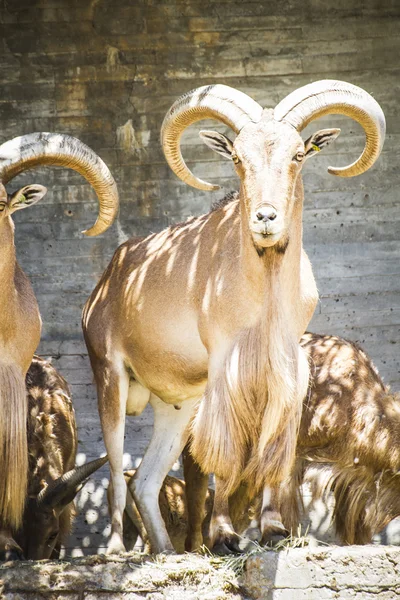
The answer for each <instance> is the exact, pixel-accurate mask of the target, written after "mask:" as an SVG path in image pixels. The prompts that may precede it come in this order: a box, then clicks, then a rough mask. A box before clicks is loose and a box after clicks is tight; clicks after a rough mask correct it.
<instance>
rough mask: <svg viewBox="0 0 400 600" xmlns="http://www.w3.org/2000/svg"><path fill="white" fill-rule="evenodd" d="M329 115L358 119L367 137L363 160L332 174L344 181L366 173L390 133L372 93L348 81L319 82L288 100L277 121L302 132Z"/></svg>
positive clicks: (277, 112) (281, 106)
mask: <svg viewBox="0 0 400 600" xmlns="http://www.w3.org/2000/svg"><path fill="white" fill-rule="evenodd" d="M329 114H342V115H345V116H348V117H350V118H352V119H354V120H355V121H357V122H358V123H360V125H361V126H362V127H363V129H364V131H365V135H366V142H365V147H364V150H363V152H362V154H361V156H360V157H359V158H358V159H357V160H355V161H354V162H353V163H352V164H351V165H349V166H347V167H329V169H328V171H329V173H331V174H333V175H339V176H341V177H353V176H355V175H360V174H361V173H364V172H365V171H367V170H368V169H369V168H370V167H372V165H373V164H374V163H375V161H376V160H377V158H378V157H379V155H380V153H381V150H382V146H383V142H384V140H385V131H386V122H385V116H384V114H383V111H382V109H381V107H380V106H379V104H378V102H377V101H376V100H375V99H374V98H373V97H372V96H371V95H370V94H368V92H366V91H365V90H363V89H362V88H360V87H358V86H356V85H353V84H351V83H347V82H345V81H336V80H329V79H327V80H322V81H316V82H314V83H310V84H308V85H305V86H303V87H301V88H299V89H298V90H295V91H294V92H292V93H291V94H289V95H288V96H286V98H284V99H283V100H282V101H281V102H280V103H279V104H278V105H277V106H276V108H275V110H274V118H275V120H277V121H285V122H286V123H289V124H290V125H292V126H293V127H294V128H295V129H297V130H298V131H301V130H302V129H304V127H306V125H308V124H309V123H310V122H311V121H313V120H315V119H318V118H319V117H322V116H324V115H329Z"/></svg>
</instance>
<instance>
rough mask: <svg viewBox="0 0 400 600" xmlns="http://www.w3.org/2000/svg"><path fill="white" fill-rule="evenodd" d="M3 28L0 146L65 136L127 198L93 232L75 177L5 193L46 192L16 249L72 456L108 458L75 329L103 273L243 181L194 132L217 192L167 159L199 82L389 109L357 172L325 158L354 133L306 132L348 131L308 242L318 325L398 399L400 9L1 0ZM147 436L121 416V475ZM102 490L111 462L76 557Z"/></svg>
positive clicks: (319, 160)
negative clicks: (73, 430) (73, 442)
mask: <svg viewBox="0 0 400 600" xmlns="http://www.w3.org/2000/svg"><path fill="white" fill-rule="evenodd" d="M0 24H1V37H0V40H1V44H0V142H3V141H5V140H8V139H10V138H12V137H14V136H17V135H21V134H24V133H29V132H32V131H57V132H64V133H68V134H71V135H74V136H76V137H78V138H80V139H81V140H83V141H84V142H86V143H87V144H89V145H90V146H91V147H92V148H93V149H94V150H95V151H96V152H97V153H98V154H99V155H100V156H101V157H102V158H103V159H104V160H105V161H106V163H107V164H108V165H109V167H110V169H111V171H112V172H113V174H114V176H115V179H116V181H117V183H118V187H119V190H120V195H121V211H120V215H119V218H118V219H117V221H116V223H115V224H114V225H113V226H112V228H111V229H110V230H109V231H108V232H107V233H106V234H105V235H103V236H101V237H100V238H95V239H87V238H85V237H84V236H82V235H81V233H80V232H81V231H82V230H83V229H85V228H86V227H87V226H88V225H91V224H92V222H93V221H94V219H95V215H96V210H97V206H96V199H95V196H94V194H93V192H92V191H91V189H90V188H89V186H88V185H87V184H86V183H85V181H84V180H83V179H82V178H81V177H80V176H79V175H77V174H76V173H74V172H71V171H67V170H63V169H51V170H50V169H42V170H37V171H35V172H34V173H29V174H25V175H23V176H20V177H19V178H18V179H16V180H14V181H13V182H12V183H11V184H10V186H9V189H10V190H13V189H16V187H18V186H20V185H23V184H25V183H27V182H38V183H42V184H44V185H47V186H48V188H49V192H48V194H47V196H46V197H45V198H44V199H43V201H42V202H41V203H40V204H38V205H36V206H35V207H32V208H31V209H29V210H24V211H20V212H19V213H18V214H17V215H16V216H15V222H16V245H17V252H18V259H19V261H20V263H21V265H22V266H23V268H24V269H25V271H26V272H27V273H28V275H29V277H30V278H31V281H32V283H33V285H34V288H35V291H36V294H37V297H38V301H39V304H40V309H41V313H42V317H43V335H42V342H41V345H40V348H39V351H40V353H41V354H43V355H44V356H52V357H53V363H54V364H55V365H56V366H57V367H58V368H59V369H60V371H61V372H62V373H63V374H64V376H65V377H66V378H67V380H68V381H69V383H70V385H71V388H72V392H73V396H74V401H75V406H76V412H77V418H78V423H79V439H80V456H79V459H80V460H81V461H84V460H85V459H91V458H95V457H97V456H98V455H99V453H100V452H101V451H102V450H103V442H102V435H101V431H100V427H99V420H98V415H97V408H96V399H95V390H94V387H93V385H92V376H91V372H90V368H89V363H88V359H87V354H86V349H85V346H84V343H83V338H82V334H81V328H80V314H81V309H82V306H83V304H84V302H85V300H86V298H87V297H88V295H89V293H90V291H91V290H92V289H93V287H94V285H95V283H96V281H97V279H98V277H99V275H100V274H101V272H102V271H103V269H104V268H105V266H106V265H107V263H108V261H109V259H110V257H111V256H112V253H113V251H114V249H115V248H116V247H117V246H118V244H119V243H121V242H122V241H124V240H125V239H127V238H128V237H129V236H131V235H145V234H148V233H150V232H153V231H159V230H161V229H162V228H163V227H165V226H167V225H168V224H170V223H175V222H177V221H180V220H182V219H185V218H186V217H188V216H190V215H194V214H200V213H202V212H204V211H207V210H208V208H209V206H210V204H211V202H213V201H214V200H215V199H217V198H219V197H221V196H222V195H223V194H224V192H226V191H229V190H231V189H235V188H237V186H238V181H237V179H236V178H235V175H234V173H233V168H232V165H231V164H230V163H229V162H227V161H224V160H223V159H222V158H221V159H220V158H218V156H217V155H215V154H213V153H212V152H211V151H209V150H208V149H207V148H206V147H205V146H203V145H202V143H201V141H200V139H199V137H198V135H197V130H198V128H197V129H196V128H195V127H194V128H192V129H190V131H188V132H187V134H186V135H185V138H184V140H183V146H184V147H183V152H184V156H185V158H186V159H187V162H188V164H189V166H190V167H191V168H193V169H194V171H195V172H196V173H197V174H198V175H200V176H202V177H206V178H207V179H208V180H211V181H215V182H218V183H219V184H220V185H221V186H222V188H223V189H222V191H220V192H216V193H203V192H199V191H196V190H194V189H192V188H188V187H186V186H185V185H184V184H182V183H181V182H179V181H178V180H177V179H176V177H175V176H174V175H173V173H172V172H171V171H170V170H169V168H168V166H167V164H166V162H165V160H164V158H163V155H162V152H161V149H160V145H159V131H160V126H161V122H162V119H163V116H164V114H165V112H166V111H167V109H168V108H169V106H170V105H171V104H172V102H173V101H174V99H175V98H176V97H177V96H179V95H180V94H182V93H184V92H186V91H188V90H190V89H192V88H194V87H196V86H199V85H203V84H209V83H225V84H227V85H231V86H233V87H236V88H238V89H240V90H242V91H244V92H246V93H248V94H250V95H251V96H252V97H253V98H254V99H256V100H257V101H258V102H260V103H261V104H262V105H263V106H269V107H273V106H275V105H276V104H277V103H278V102H279V100H281V99H282V98H283V97H284V96H285V95H286V94H288V93H290V92H291V91H292V90H294V89H296V88H298V87H300V86H301V85H304V84H306V83H309V82H311V81H314V80H318V79H325V78H330V79H335V78H337V79H343V80H345V81H350V82H352V83H354V84H356V85H359V86H361V87H363V88H365V89H366V90H368V91H369V92H370V93H371V94H372V95H373V96H374V97H375V98H376V99H377V100H378V101H379V102H380V104H381V105H382V108H383V110H384V112H385V114H386V118H387V128H388V133H387V138H386V142H385V146H384V149H383V153H382V156H381V158H380V159H379V162H378V164H377V165H376V166H375V167H374V168H373V169H371V171H369V172H368V173H367V174H365V175H363V176H362V177H358V178H353V179H341V178H338V177H333V176H331V175H328V173H327V167H328V165H331V164H333V165H345V164H348V163H350V162H352V161H353V160H354V159H355V158H356V157H357V156H358V154H359V152H360V151H361V149H362V147H363V144H364V137H363V133H362V132H361V130H360V128H359V127H358V126H357V125H356V124H354V123H353V122H351V121H350V120H348V119H346V118H344V117H343V118H342V117H340V116H334V117H330V118H328V119H325V120H324V121H323V122H321V123H319V124H318V125H317V124H316V123H314V124H313V125H312V126H311V128H310V130H312V131H314V130H316V129H318V128H321V127H324V126H329V127H341V128H342V134H341V136H340V137H339V138H338V140H337V141H336V143H335V144H334V145H333V146H332V147H330V148H329V149H328V150H326V151H324V153H321V155H320V156H317V157H316V158H315V159H313V160H310V161H308V162H307V165H306V166H305V168H304V185H305V190H306V203H305V211H304V242H305V246H306V249H307V251H308V253H309V255H310V257H311V260H312V263H313V267H314V271H315V275H316V279H317V282H318V287H319V291H320V297H321V300H320V303H319V305H318V308H317V310H316V313H315V316H314V319H313V321H312V324H311V326H310V329H311V330H313V331H316V332H323V333H336V334H340V335H344V336H347V337H349V338H351V339H353V340H357V341H359V342H361V343H362V344H363V345H364V346H365V348H366V349H367V350H368V352H369V353H370V354H371V356H372V357H373V358H374V360H375V362H376V364H377V366H378V367H379V369H380V371H381V373H382V374H383V375H384V377H385V380H386V381H387V382H391V383H392V384H393V387H394V389H399V390H400V361H399V357H398V345H399V342H400V283H399V273H400V264H399V263H400V261H399V257H400V233H399V231H400V198H399V192H398V189H399V183H400V177H399V169H398V160H399V146H398V144H399V139H400V119H399V105H400V103H399V74H400V63H399V56H400V4H399V2H398V0H382V1H379V2H378V1H375V0H336V1H335V2H332V1H322V0H304V1H302V2H299V1H296V0H288V1H287V2H276V1H274V2H273V1H272V0H264V1H261V0H258V1H252V0H249V1H246V2H243V1H235V0H225V1H224V0H207V1H204V0H202V1H200V0H91V1H89V0H75V1H74V0H2V2H1V9H0ZM202 126H204V124H202ZM206 126H211V127H216V128H217V129H219V130H220V131H224V128H221V127H219V126H215V124H214V123H209V124H208V125H207V124H206ZM306 134H307V132H305V135H306ZM150 434H151V413H150V411H146V412H145V413H144V414H143V415H142V416H141V417H139V418H136V419H130V420H129V423H128V427H127V435H126V450H125V452H126V455H125V464H126V466H127V467H128V466H134V465H135V464H137V462H138V460H140V457H141V456H142V455H143V452H144V449H145V447H146V444H147V442H148V439H149V436H150ZM106 485H107V468H104V469H103V470H102V471H101V472H100V473H99V474H98V475H97V476H96V477H95V478H94V479H93V480H91V481H90V482H89V483H88V485H87V486H86V488H85V490H84V491H83V492H82V494H81V496H80V499H79V505H80V509H81V514H80V517H79V519H78V521H77V526H76V530H75V536H74V537H73V538H72V539H71V543H70V546H71V547H70V548H69V549H68V552H70V553H71V552H72V551H73V552H74V553H75V554H76V553H78V554H79V553H80V552H89V551H97V550H98V549H99V548H101V547H103V546H104V541H105V539H106V536H107V531H108V529H107V523H108V519H107V517H106V516H105V514H106V508H105V492H104V488H105V486H106ZM100 506H101V508H99V507H100ZM85 521H86V522H85Z"/></svg>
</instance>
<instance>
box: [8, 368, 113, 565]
mask: <svg viewBox="0 0 400 600" xmlns="http://www.w3.org/2000/svg"><path fill="white" fill-rule="evenodd" d="M26 390H27V394H28V420H27V443H28V454H29V470H28V493H27V498H26V500H25V508H24V513H23V518H22V526H21V527H20V528H18V529H16V530H12V529H9V530H7V531H4V532H3V533H2V535H0V560H10V559H15V558H26V559H36V560H38V559H42V558H49V557H53V558H57V557H58V555H59V551H60V548H61V545H62V544H63V543H65V541H66V538H67V537H68V534H69V532H70V530H71V525H72V521H73V517H74V514H75V510H74V502H73V501H74V498H75V495H76V494H77V492H78V491H79V490H80V489H81V487H82V485H84V482H85V480H86V479H87V478H88V477H89V476H90V475H91V474H92V473H93V472H94V471H95V470H96V469H98V468H100V467H101V466H102V465H103V464H105V462H106V461H107V457H104V458H100V459H97V460H94V461H92V462H90V463H87V464H85V465H83V466H81V467H75V458H76V452H77V445H78V439H77V431H76V423H75V411H74V408H73V405H72V401H71V394H70V391H69V388H68V385H67V382H66V381H65V379H64V378H63V377H62V376H61V375H60V374H59V373H58V372H57V371H56V369H55V368H54V367H53V366H52V365H51V363H49V362H48V361H46V360H44V359H42V358H39V357H38V356H34V357H33V360H32V363H31V366H30V368H29V370H28V373H27V375H26Z"/></svg>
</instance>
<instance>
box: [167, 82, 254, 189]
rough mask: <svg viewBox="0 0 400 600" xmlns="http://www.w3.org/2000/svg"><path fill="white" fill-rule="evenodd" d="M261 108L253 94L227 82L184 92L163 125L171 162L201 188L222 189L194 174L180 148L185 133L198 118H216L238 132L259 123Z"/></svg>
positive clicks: (196, 186)
mask: <svg viewBox="0 0 400 600" xmlns="http://www.w3.org/2000/svg"><path fill="white" fill-rule="evenodd" d="M262 111H263V109H262V107H261V106H260V105H259V104H258V102H256V101H255V100H253V99H252V98H250V96H247V94H244V93H243V92H239V90H235V89H234V88H231V87H229V86H227V85H221V84H217V85H205V86H202V87H199V88H196V89H195V90H192V91H191V92H188V93H187V94H184V95H183V96H181V97H180V98H178V100H176V101H175V102H174V104H173V105H172V106H171V108H170V109H169V111H168V112H167V114H166V116H165V118H164V121H163V124H162V127H161V144H162V147H163V151H164V154H165V158H166V159H167V162H168V164H169V166H170V167H171V169H172V170H173V172H174V173H175V175H177V176H178V177H179V178H180V179H182V181H184V182H185V183H187V184H188V185H191V186H193V187H195V188H197V189H199V190H217V189H219V186H218V185H213V184H212V183H207V182H206V181H203V180H202V179H199V178H198V177H196V176H195V175H193V173H192V172H191V171H190V169H189V168H188V167H187V166H186V164H185V161H184V160H183V157H182V154H181V149H180V140H181V136H182V133H183V132H184V130H185V129H186V127H188V126H189V125H191V124H192V123H195V122H196V121H201V120H202V119H216V120H217V121H221V122H222V123H225V125H229V127H231V129H233V131H234V132H235V133H236V134H237V133H239V131H240V130H241V129H242V127H243V126H244V125H246V123H248V122H249V121H254V122H255V123H257V122H258V121H259V120H260V119H261V115H262Z"/></svg>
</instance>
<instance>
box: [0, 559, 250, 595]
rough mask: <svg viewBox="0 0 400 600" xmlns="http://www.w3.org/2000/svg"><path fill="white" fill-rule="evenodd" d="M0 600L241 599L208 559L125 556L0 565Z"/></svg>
mask: <svg viewBox="0 0 400 600" xmlns="http://www.w3.org/2000/svg"><path fill="white" fill-rule="evenodd" d="M0 597H1V600H39V599H43V600H61V599H65V600H95V599H99V598H101V599H102V600H139V599H140V598H142V599H143V598H147V599H148V600H189V599H191V600H197V599H199V600H223V599H229V600H240V599H241V598H246V595H245V594H242V593H241V592H240V589H239V583H238V581H237V578H236V576H235V574H234V572H233V571H231V570H230V569H228V568H226V567H225V566H224V565H221V564H217V566H216V565H214V564H213V561H212V560H210V559H209V558H203V557H200V556H196V555H190V556H185V557H183V556H169V557H167V556H158V557H156V558H155V559H152V558H150V557H143V555H142V556H141V557H140V556H138V555H137V554H136V555H134V554H127V555H124V557H106V556H100V555H99V556H93V557H90V558H84V559H75V560H74V561H72V562H60V561H58V562H51V561H40V562H33V561H31V562H23V563H21V562H20V563H18V562H14V563H6V564H4V565H2V566H0Z"/></svg>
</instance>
